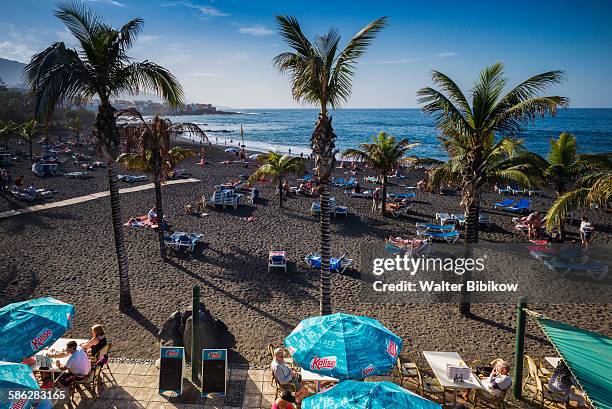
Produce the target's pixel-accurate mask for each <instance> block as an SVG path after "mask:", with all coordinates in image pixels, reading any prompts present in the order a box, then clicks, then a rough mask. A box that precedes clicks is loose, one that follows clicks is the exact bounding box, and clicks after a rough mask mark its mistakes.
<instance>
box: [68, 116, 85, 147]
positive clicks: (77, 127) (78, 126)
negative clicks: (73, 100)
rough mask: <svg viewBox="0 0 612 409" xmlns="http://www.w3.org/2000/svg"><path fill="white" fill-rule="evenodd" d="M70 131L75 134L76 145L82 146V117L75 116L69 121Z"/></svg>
mask: <svg viewBox="0 0 612 409" xmlns="http://www.w3.org/2000/svg"><path fill="white" fill-rule="evenodd" d="M67 125H68V129H70V130H71V131H72V132H74V136H75V145H76V146H80V139H81V132H83V124H82V123H81V117H80V116H78V115H77V116H75V117H74V118H71V119H70V120H68V124H67Z"/></svg>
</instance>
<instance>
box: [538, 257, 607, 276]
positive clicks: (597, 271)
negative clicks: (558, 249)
mask: <svg viewBox="0 0 612 409" xmlns="http://www.w3.org/2000/svg"><path fill="white" fill-rule="evenodd" d="M544 264H545V265H546V267H548V269H550V270H552V271H556V272H558V273H560V274H561V277H565V276H567V275H569V274H575V275H588V276H589V277H591V278H594V279H596V280H603V279H604V278H605V277H606V276H607V275H608V265H607V264H605V263H602V262H600V261H590V262H588V263H572V262H569V261H565V260H562V259H558V258H555V259H552V260H546V261H544Z"/></svg>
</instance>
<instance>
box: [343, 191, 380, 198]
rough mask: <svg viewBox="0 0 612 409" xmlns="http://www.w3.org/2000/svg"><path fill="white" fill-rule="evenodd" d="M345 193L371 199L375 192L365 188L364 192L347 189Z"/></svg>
mask: <svg viewBox="0 0 612 409" xmlns="http://www.w3.org/2000/svg"><path fill="white" fill-rule="evenodd" d="M344 194H346V195H349V196H350V197H362V198H368V199H371V198H372V194H373V192H372V191H371V190H364V191H363V192H359V193H356V192H353V191H351V190H345V191H344Z"/></svg>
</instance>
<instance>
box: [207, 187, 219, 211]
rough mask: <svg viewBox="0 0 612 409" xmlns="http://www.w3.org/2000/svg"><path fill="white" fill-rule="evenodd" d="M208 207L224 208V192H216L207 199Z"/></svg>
mask: <svg viewBox="0 0 612 409" xmlns="http://www.w3.org/2000/svg"><path fill="white" fill-rule="evenodd" d="M206 206H211V207H214V206H223V192H222V191H221V190H215V193H213V195H212V196H211V197H210V198H208V199H206Z"/></svg>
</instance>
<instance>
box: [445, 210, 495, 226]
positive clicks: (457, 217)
mask: <svg viewBox="0 0 612 409" xmlns="http://www.w3.org/2000/svg"><path fill="white" fill-rule="evenodd" d="M451 218H452V220H454V221H455V222H457V223H458V224H459V226H464V225H465V213H453V214H451ZM478 223H480V224H484V225H485V226H487V228H488V227H491V215H490V214H488V213H482V212H481V213H479V214H478Z"/></svg>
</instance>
